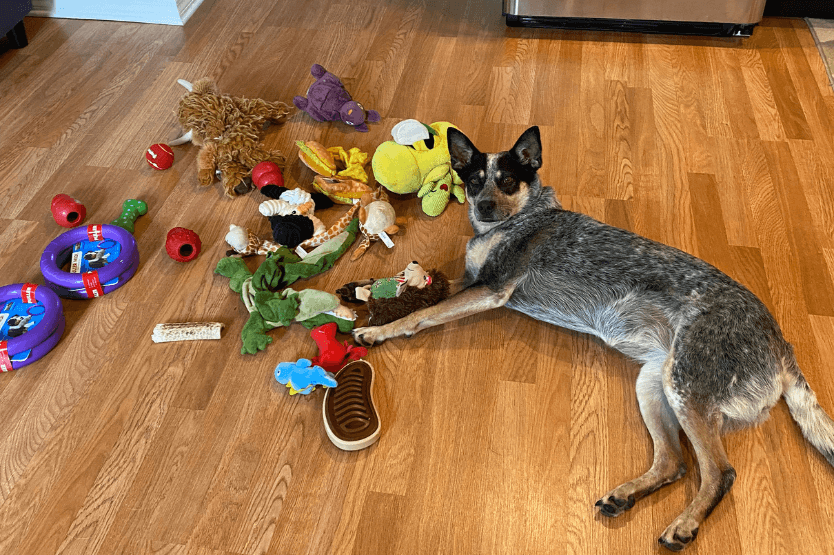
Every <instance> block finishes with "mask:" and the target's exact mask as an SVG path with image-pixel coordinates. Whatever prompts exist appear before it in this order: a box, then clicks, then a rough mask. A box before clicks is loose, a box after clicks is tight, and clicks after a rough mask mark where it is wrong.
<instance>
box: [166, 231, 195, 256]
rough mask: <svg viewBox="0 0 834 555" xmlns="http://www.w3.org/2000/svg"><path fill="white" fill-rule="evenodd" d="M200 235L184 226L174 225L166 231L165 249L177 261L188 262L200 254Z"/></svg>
mask: <svg viewBox="0 0 834 555" xmlns="http://www.w3.org/2000/svg"><path fill="white" fill-rule="evenodd" d="M200 246H201V243H200V236H199V235H197V234H196V233H194V232H193V231H191V230H190V229H186V228H184V227H175V228H173V229H172V230H171V231H169V232H168V237H167V238H166V240H165V251H166V252H167V253H168V256H170V257H171V258H173V259H174V260H176V261H177V262H190V261H191V260H194V259H195V258H197V255H198V254H200Z"/></svg>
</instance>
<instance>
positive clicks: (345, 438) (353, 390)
mask: <svg viewBox="0 0 834 555" xmlns="http://www.w3.org/2000/svg"><path fill="white" fill-rule="evenodd" d="M336 381H338V382H339V385H338V386H336V387H333V388H330V389H328V390H327V391H326V392H325V393H324V403H322V413H323V415H324V429H325V430H326V431H327V437H329V438H330V441H332V442H333V444H334V445H335V446H336V447H338V448H339V449H342V450H344V451H358V450H360V449H364V448H366V447H370V446H371V445H373V444H374V443H375V442H376V440H377V439H379V431H380V428H381V426H380V422H379V415H378V414H377V410H376V405H375V404H374V399H373V385H374V368H373V366H371V365H370V363H368V361H366V360H356V361H353V362H351V363H350V364H348V365H347V366H345V367H344V368H342V369H341V370H340V371H339V373H338V374H337V375H336Z"/></svg>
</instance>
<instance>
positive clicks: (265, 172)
mask: <svg viewBox="0 0 834 555" xmlns="http://www.w3.org/2000/svg"><path fill="white" fill-rule="evenodd" d="M252 183H254V184H255V187H257V188H258V189H259V190H260V189H261V188H262V187H265V186H267V185H277V186H278V187H283V186H284V175H283V174H282V173H281V168H280V167H278V164H276V163H275V162H260V163H259V164H258V165H257V166H255V167H254V168H252Z"/></svg>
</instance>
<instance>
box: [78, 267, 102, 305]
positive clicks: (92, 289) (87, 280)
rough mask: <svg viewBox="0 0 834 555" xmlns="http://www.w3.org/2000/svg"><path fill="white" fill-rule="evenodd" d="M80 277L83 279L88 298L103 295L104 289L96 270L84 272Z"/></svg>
mask: <svg viewBox="0 0 834 555" xmlns="http://www.w3.org/2000/svg"><path fill="white" fill-rule="evenodd" d="M81 279H82V280H83V281H84V290H85V291H86V292H87V298H88V299H92V298H95V297H101V296H102V295H104V289H102V288H101V282H100V281H99V279H98V272H97V271H96V270H93V271H92V272H85V273H84V275H82V276H81Z"/></svg>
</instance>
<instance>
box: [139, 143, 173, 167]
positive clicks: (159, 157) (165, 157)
mask: <svg viewBox="0 0 834 555" xmlns="http://www.w3.org/2000/svg"><path fill="white" fill-rule="evenodd" d="M145 159H146V160H147V161H148V164H150V166H151V167H152V168H154V169H155V170H167V169H168V168H170V167H171V166H173V165H174V150H173V149H172V148H171V147H170V146H168V145H166V144H165V143H157V144H155V145H151V146H149V147H148V150H147V151H145Z"/></svg>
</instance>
